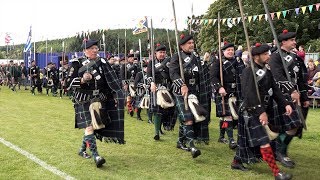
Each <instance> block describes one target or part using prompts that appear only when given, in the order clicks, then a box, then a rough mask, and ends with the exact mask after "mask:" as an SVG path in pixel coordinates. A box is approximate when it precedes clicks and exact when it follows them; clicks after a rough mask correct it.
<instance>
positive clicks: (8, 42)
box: [4, 33, 12, 44]
mask: <svg viewBox="0 0 320 180" xmlns="http://www.w3.org/2000/svg"><path fill="white" fill-rule="evenodd" d="M11 40H12V38H11V36H10V34H9V33H6V36H5V38H4V41H5V43H6V44H10V41H11Z"/></svg>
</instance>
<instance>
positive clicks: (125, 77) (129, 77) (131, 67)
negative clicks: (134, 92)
mask: <svg viewBox="0 0 320 180" xmlns="http://www.w3.org/2000/svg"><path fill="white" fill-rule="evenodd" d="M125 71H127V74H125ZM138 72H139V64H134V63H127V64H123V65H122V66H121V67H120V79H121V80H122V85H125V84H129V83H130V82H134V78H135V77H136V75H137V73H138Z"/></svg>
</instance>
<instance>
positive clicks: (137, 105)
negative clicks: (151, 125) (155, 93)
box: [134, 95, 143, 108]
mask: <svg viewBox="0 0 320 180" xmlns="http://www.w3.org/2000/svg"><path fill="white" fill-rule="evenodd" d="M142 98H143V95H142V96H136V97H134V103H135V106H134V107H136V108H140V102H141V100H142Z"/></svg>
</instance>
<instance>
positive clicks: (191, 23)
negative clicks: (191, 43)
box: [189, 3, 193, 35]
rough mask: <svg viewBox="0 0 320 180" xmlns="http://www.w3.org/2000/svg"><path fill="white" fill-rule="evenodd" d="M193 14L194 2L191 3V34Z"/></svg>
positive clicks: (190, 31) (190, 30) (190, 32)
mask: <svg viewBox="0 0 320 180" xmlns="http://www.w3.org/2000/svg"><path fill="white" fill-rule="evenodd" d="M192 16H193V3H192V4H191V21H190V29H189V34H190V35H191V34H192V18H193V17H192Z"/></svg>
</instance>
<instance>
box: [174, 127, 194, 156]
mask: <svg viewBox="0 0 320 180" xmlns="http://www.w3.org/2000/svg"><path fill="white" fill-rule="evenodd" d="M182 126H183V125H181V124H180V125H179V138H178V142H177V148H178V149H182V150H184V151H190V150H191V149H190V148H188V147H187V146H186V145H185V143H184V142H185V139H186V136H185V133H184V130H183V127H182Z"/></svg>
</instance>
